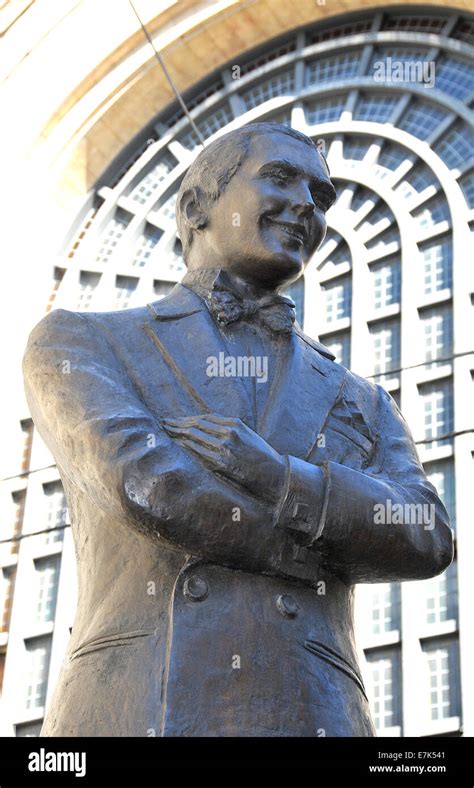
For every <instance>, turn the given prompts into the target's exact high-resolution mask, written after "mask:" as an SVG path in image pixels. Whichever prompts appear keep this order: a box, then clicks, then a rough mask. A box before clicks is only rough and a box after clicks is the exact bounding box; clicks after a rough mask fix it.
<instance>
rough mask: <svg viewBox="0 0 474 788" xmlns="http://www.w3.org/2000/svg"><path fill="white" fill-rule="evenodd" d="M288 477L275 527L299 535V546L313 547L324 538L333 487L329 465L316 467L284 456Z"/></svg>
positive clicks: (278, 507) (277, 510)
mask: <svg viewBox="0 0 474 788" xmlns="http://www.w3.org/2000/svg"><path fill="white" fill-rule="evenodd" d="M285 460H286V476H285V484H284V487H283V491H282V495H281V498H280V501H279V503H278V506H277V509H276V515H275V526H276V527H277V528H285V529H286V530H289V531H293V532H294V535H295V536H296V535H297V534H298V544H300V545H301V546H302V547H311V546H312V545H313V544H314V542H316V541H317V540H318V539H320V537H321V536H322V533H323V530H324V526H325V523H326V513H327V508H328V502H329V491H330V488H331V476H330V472H329V463H328V462H321V463H319V464H318V465H313V464H312V463H310V462H305V461H304V460H299V459H298V458H297V457H292V456H288V455H286V456H285Z"/></svg>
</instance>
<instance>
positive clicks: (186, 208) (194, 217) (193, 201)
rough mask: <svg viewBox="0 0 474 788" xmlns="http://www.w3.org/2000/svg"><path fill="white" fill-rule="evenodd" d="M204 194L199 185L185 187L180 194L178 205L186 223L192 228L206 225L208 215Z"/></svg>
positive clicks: (196, 228)
mask: <svg viewBox="0 0 474 788" xmlns="http://www.w3.org/2000/svg"><path fill="white" fill-rule="evenodd" d="M206 205H207V201H206V196H205V194H204V192H203V191H202V189H200V188H199V186H193V187H192V188H191V189H186V191H185V192H183V194H182V195H181V198H180V201H179V207H180V211H181V215H182V216H183V218H184V220H185V221H186V224H187V225H188V226H189V227H192V229H193V230H201V229H202V228H203V227H206V225H207V221H208V216H207V209H206Z"/></svg>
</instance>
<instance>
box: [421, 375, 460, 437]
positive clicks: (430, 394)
mask: <svg viewBox="0 0 474 788" xmlns="http://www.w3.org/2000/svg"><path fill="white" fill-rule="evenodd" d="M419 392H420V396H421V399H422V406H423V413H424V425H425V441H426V443H425V444H424V445H425V447H426V449H431V448H436V447H437V446H445V445H446V444H449V443H450V442H451V441H452V438H446V439H442V440H436V439H437V438H438V437H440V436H442V435H447V434H449V433H451V432H452V431H453V420H454V416H453V385H452V382H451V381H450V380H445V381H435V382H434V383H426V384H423V385H420V386H419Z"/></svg>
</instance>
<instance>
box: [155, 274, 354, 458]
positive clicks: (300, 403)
mask: <svg viewBox="0 0 474 788" xmlns="http://www.w3.org/2000/svg"><path fill="white" fill-rule="evenodd" d="M149 312H150V320H149V321H147V322H146V324H145V326H144V329H145V331H146V333H147V334H148V336H149V337H150V340H151V341H152V342H153V344H154V346H155V347H156V349H157V350H158V351H159V353H160V354H161V356H162V358H163V360H164V362H165V363H166V364H167V366H168V367H169V368H170V369H171V371H172V373H173V376H174V378H175V380H176V382H177V384H178V386H179V387H180V388H181V390H182V391H183V392H184V393H185V394H186V395H187V397H186V400H187V403H188V404H187V405H186V406H185V407H187V408H188V410H187V412H186V413H184V412H183V413H182V414H179V415H191V414H193V413H196V414H198V413H206V412H214V413H220V414H222V415H224V416H234V417H235V416H236V417H239V418H241V419H242V421H244V422H245V424H247V425H248V426H249V427H251V428H252V429H254V430H255V431H256V432H258V434H259V435H261V436H262V437H263V438H265V440H266V441H267V442H268V443H269V444H270V445H271V446H273V448H274V449H275V450H276V451H278V452H280V453H282V454H291V455H293V456H295V457H299V458H301V459H306V460H310V459H313V460H314V459H316V458H317V459H318V460H319V459H322V458H324V457H325V453H324V451H323V452H321V451H320V450H319V449H318V436H319V435H320V434H321V433H322V432H323V429H324V425H325V423H326V419H327V417H328V415H329V412H330V410H331V408H332V407H333V405H334V403H335V402H336V400H337V398H338V395H339V393H340V391H341V388H342V385H343V381H344V378H345V373H346V370H345V369H344V368H343V367H341V366H340V365H339V364H334V363H333V362H332V360H330V359H332V358H333V356H332V355H331V354H330V353H329V351H327V350H326V348H324V346H323V345H320V344H319V343H318V342H316V341H314V340H312V339H310V338H309V337H306V336H305V335H304V334H303V332H302V331H301V330H300V329H299V328H297V329H296V330H295V331H294V332H293V334H292V336H291V338H290V341H289V342H288V344H287V346H286V349H285V351H284V352H282V353H281V354H279V356H278V360H277V369H276V370H275V374H274V376H273V380H272V384H271V388H270V391H269V394H268V399H267V402H266V404H265V408H264V411H263V413H262V415H261V417H260V418H259V419H258V422H256V421H255V413H254V408H253V404H252V399H251V396H250V394H249V391H248V388H247V387H246V386H245V384H244V382H243V380H242V379H240V378H239V377H223V376H220V375H218V376H209V375H208V369H209V359H210V358H211V357H213V358H216V359H219V354H222V353H224V354H225V355H227V354H228V351H227V347H226V344H225V339H224V337H223V335H222V334H221V332H220V331H219V329H218V328H217V326H216V324H215V323H214V320H213V319H212V317H211V315H210V314H209V312H208V310H207V307H206V305H205V303H204V301H203V300H202V299H201V298H200V297H199V296H198V295H196V293H194V292H192V291H191V290H189V289H188V288H185V287H183V286H182V285H177V286H176V287H175V288H174V289H173V291H172V292H171V293H170V295H169V296H167V297H166V298H163V299H162V300H161V301H157V302H155V303H153V304H150V305H149ZM308 423H309V424H310V425H311V427H310V429H308Z"/></svg>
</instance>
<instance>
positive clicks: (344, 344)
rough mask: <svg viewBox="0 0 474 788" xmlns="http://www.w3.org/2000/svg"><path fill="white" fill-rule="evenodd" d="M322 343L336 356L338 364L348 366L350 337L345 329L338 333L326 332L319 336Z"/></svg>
mask: <svg viewBox="0 0 474 788" xmlns="http://www.w3.org/2000/svg"><path fill="white" fill-rule="evenodd" d="M320 339H321V342H322V343H323V345H325V346H326V347H327V349H328V350H330V351H331V353H334V355H335V356H336V361H337V363H338V364H342V366H343V367H347V368H349V366H350V361H351V338H350V335H349V333H348V332H347V331H344V332H341V333H340V334H326V335H325V336H321V337H320Z"/></svg>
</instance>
